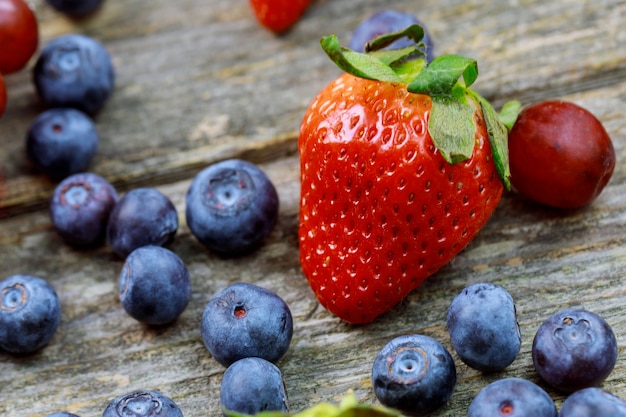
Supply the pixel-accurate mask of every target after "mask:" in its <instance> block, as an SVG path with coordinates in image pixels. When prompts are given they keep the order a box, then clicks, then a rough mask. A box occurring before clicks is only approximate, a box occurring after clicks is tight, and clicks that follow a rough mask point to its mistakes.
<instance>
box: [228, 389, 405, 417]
mask: <svg viewBox="0 0 626 417" xmlns="http://www.w3.org/2000/svg"><path fill="white" fill-rule="evenodd" d="M224 412H225V414H226V416H227V417H250V416H248V415H246V414H240V413H234V412H230V411H224ZM256 417H402V414H400V413H398V412H397V411H395V410H390V409H388V408H385V407H382V406H372V405H368V404H362V403H359V402H357V400H356V397H355V396H354V394H353V393H348V394H346V396H345V397H344V398H343V399H342V400H341V402H340V403H339V405H338V406H336V405H333V404H330V403H319V404H316V405H314V406H311V407H309V408H307V409H306V410H303V411H301V412H299V413H297V414H290V413H283V412H280V411H265V412H262V413H259V414H257V415H256Z"/></svg>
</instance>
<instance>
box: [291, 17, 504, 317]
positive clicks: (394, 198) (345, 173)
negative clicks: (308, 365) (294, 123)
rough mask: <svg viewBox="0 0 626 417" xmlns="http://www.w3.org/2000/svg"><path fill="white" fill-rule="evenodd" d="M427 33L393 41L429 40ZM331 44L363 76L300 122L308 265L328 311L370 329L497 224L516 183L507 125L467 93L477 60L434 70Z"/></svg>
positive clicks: (402, 57) (325, 93) (332, 88)
mask: <svg viewBox="0 0 626 417" xmlns="http://www.w3.org/2000/svg"><path fill="white" fill-rule="evenodd" d="M419 30H421V28H420V27H419V26H417V29H416V28H415V27H412V28H409V29H407V31H406V32H402V33H401V34H400V33H398V34H394V35H393V36H394V37H396V38H397V37H398V36H401V35H403V36H406V35H411V36H412V37H414V38H415V39H421V35H420V32H419ZM412 31H417V32H415V33H414V32H412ZM385 44H386V43H385V42H382V43H381V45H382V46H384V45H385ZM322 45H323V47H324V49H325V50H326V52H327V53H328V55H329V56H330V57H331V58H333V60H335V62H336V63H337V64H338V65H339V66H340V67H341V68H343V69H344V70H346V71H348V72H351V73H356V74H358V75H359V76H358V77H357V76H354V75H350V74H344V75H342V76H340V77H339V78H338V79H336V80H335V81H333V82H332V83H330V84H329V85H328V86H327V87H326V88H324V89H323V90H322V91H321V92H320V93H319V95H318V96H317V97H316V98H315V99H314V100H313V102H312V104H311V105H310V107H309V108H308V110H307V112H306V114H305V115H304V118H303V121H302V125H301V130H300V137H299V143H298V147H299V152H300V157H301V166H300V168H301V201H300V228H299V239H300V261H301V266H302V270H303V272H304V275H305V276H306V278H307V279H308V281H309V284H310V286H311V288H312V289H313V291H314V292H315V295H316V296H317V298H318V300H319V302H320V303H321V304H322V305H323V306H324V307H325V308H326V309H327V310H329V311H330V312H332V313H333V314H335V315H337V316H338V317H339V318H341V319H343V320H345V321H347V322H350V323H367V322H370V321H372V320H373V319H374V318H376V317H377V316H379V315H380V314H382V313H383V312H386V311H388V310H389V309H391V308H392V307H393V306H394V305H395V304H397V303H398V302H399V301H400V300H401V299H402V298H404V297H405V296H406V295H407V294H408V293H409V292H411V291H412V290H413V289H415V288H416V287H417V286H418V285H419V284H420V283H422V282H423V281H424V279H426V278H427V277H428V276H430V275H432V274H433V273H434V272H436V271H437V270H439V269H440V268H441V267H442V266H444V265H445V264H446V263H448V262H449V261H450V260H451V259H452V258H453V257H454V256H455V255H457V254H458V253H459V252H460V251H461V250H462V249H463V248H465V247H466V245H467V244H468V243H469V242H470V241H471V240H472V239H473V238H474V237H475V236H476V234H477V233H478V232H479V230H480V229H481V228H482V227H483V226H484V224H485V223H486V222H487V220H488V219H489V217H490V216H491V214H492V212H493V211H494V209H495V208H496V206H497V205H498V201H499V200H500V197H501V194H502V192H503V189H504V187H508V186H509V182H508V176H509V173H508V161H507V151H506V139H507V126H505V125H504V124H503V123H502V122H501V120H500V117H499V116H498V114H496V113H495V111H494V110H493V108H492V107H491V106H490V105H489V103H488V102H487V101H486V100H484V99H483V98H482V97H480V96H479V95H478V94H476V93H475V92H474V91H472V90H470V89H469V88H468V85H469V84H471V82H473V80H474V79H475V78H476V75H477V70H476V65H475V62H474V61H472V60H469V59H466V58H462V57H458V56H447V57H440V58H436V59H435V60H434V61H433V62H432V63H431V64H430V65H429V66H428V67H424V65H425V62H424V60H423V59H418V60H411V61H407V60H406V56H409V55H410V54H412V53H415V50H416V48H413V49H411V50H407V51H404V52H402V53H400V52H391V53H389V55H391V56H389V55H380V53H382V51H379V52H375V53H374V55H362V54H357V53H356V52H353V51H350V50H347V49H345V48H342V47H340V46H338V44H337V43H336V38H335V37H333V36H331V37H327V38H324V39H323V40H322ZM377 47H379V46H376V45H374V46H373V48H377ZM394 54H396V55H394ZM451 67H452V68H451ZM459 67H460V68H461V69H459ZM381 74H382V75H381ZM461 75H463V79H464V80H465V83H463V82H461V81H460V80H459V78H460V76H461ZM364 77H367V78H371V79H366V78H364ZM381 79H383V81H380V80H381ZM466 84H467V85H466ZM492 148H493V151H492ZM503 183H504V185H503Z"/></svg>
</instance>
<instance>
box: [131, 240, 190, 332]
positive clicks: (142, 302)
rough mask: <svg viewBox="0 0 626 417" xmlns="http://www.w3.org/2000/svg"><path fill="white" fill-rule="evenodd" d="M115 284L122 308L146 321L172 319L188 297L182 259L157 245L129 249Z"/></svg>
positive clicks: (167, 320) (185, 304)
mask: <svg viewBox="0 0 626 417" xmlns="http://www.w3.org/2000/svg"><path fill="white" fill-rule="evenodd" d="M119 284H120V301H121V302H122V306H123V307H124V310H126V312H127V313H128V314H129V315H130V316H131V317H133V318H134V319H136V320H138V321H140V322H142V323H146V324H152V325H160V324H166V323H170V322H172V321H174V319H176V318H177V317H178V316H179V315H180V314H181V313H182V312H183V311H184V310H185V308H186V307H187V304H188V303H189V299H190V296H191V284H190V282H189V272H188V271H187V268H186V267H185V264H184V262H183V261H182V259H180V258H179V257H178V255H176V254H175V253H174V252H172V251H170V250H169V249H165V248H163V247H161V246H142V247H140V248H137V249H135V250H134V251H132V252H131V253H130V255H128V257H127V258H126V261H125V262H124V266H123V267H122V272H121V273H120V280H119Z"/></svg>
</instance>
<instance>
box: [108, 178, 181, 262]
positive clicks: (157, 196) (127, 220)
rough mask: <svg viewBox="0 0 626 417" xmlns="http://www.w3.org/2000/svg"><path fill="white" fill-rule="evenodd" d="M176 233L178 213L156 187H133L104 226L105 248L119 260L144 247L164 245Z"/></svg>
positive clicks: (119, 202)
mask: <svg viewBox="0 0 626 417" xmlns="http://www.w3.org/2000/svg"><path fill="white" fill-rule="evenodd" d="M177 230H178V213H177V211H176V207H174V204H172V202H171V201H170V199H169V198H168V197H167V196H166V195H164V194H163V193H161V192H160V191H159V190H157V189H156V188H135V189H133V190H130V191H129V192H127V193H126V194H125V195H124V196H123V197H122V198H120V200H119V201H118V202H117V204H116V205H115V207H113V210H112V211H111V215H110V217H109V222H108V224H107V239H108V241H109V245H111V248H112V249H113V252H115V253H116V254H117V255H118V256H119V257H121V258H126V257H127V256H128V255H129V254H130V253H131V252H132V251H133V250H135V249H137V248H139V247H141V246H147V245H157V246H165V245H167V244H169V243H171V242H172V241H173V240H174V236H175V235H176V231H177Z"/></svg>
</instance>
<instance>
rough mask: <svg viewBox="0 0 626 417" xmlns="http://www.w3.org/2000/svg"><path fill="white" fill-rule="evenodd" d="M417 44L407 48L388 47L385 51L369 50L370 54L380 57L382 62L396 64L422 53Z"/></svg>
mask: <svg viewBox="0 0 626 417" xmlns="http://www.w3.org/2000/svg"><path fill="white" fill-rule="evenodd" d="M421 53H422V51H420V50H419V49H418V48H417V46H407V47H406V48H400V49H386V50H384V51H372V52H368V55H369V56H373V57H374V58H377V59H379V60H380V61H381V62H382V63H384V64H386V65H394V64H396V63H399V62H402V61H403V60H405V59H406V58H408V57H410V56H415V55H416V54H421Z"/></svg>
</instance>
